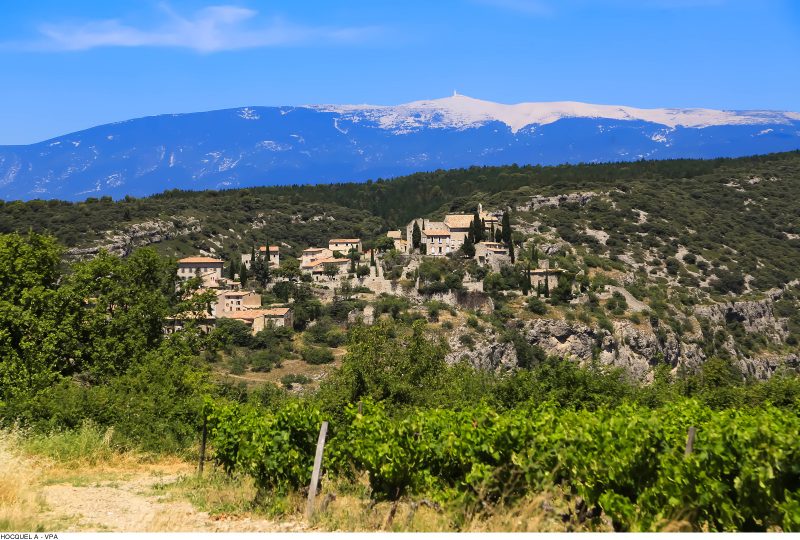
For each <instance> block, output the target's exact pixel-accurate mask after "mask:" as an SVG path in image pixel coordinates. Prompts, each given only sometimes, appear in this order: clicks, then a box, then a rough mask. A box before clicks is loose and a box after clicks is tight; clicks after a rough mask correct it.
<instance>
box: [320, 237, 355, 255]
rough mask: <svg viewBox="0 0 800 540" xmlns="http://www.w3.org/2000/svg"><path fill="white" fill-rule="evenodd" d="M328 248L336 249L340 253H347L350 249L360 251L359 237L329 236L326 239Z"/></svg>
mask: <svg viewBox="0 0 800 540" xmlns="http://www.w3.org/2000/svg"><path fill="white" fill-rule="evenodd" d="M328 249H329V250H331V251H338V252H339V253H341V254H342V255H347V254H348V253H349V252H350V250H351V249H354V250H356V251H357V252H359V253H361V252H362V251H363V250H362V248H361V239H360V238H331V239H330V240H328Z"/></svg>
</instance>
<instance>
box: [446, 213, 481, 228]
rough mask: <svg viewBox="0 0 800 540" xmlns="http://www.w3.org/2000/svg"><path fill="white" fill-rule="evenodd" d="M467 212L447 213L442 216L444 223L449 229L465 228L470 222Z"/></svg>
mask: <svg viewBox="0 0 800 540" xmlns="http://www.w3.org/2000/svg"><path fill="white" fill-rule="evenodd" d="M473 217H474V216H471V215H469V214H447V215H446V216H444V224H445V225H447V226H448V227H450V228H451V229H466V228H469V226H470V224H471V223H472V218H473Z"/></svg>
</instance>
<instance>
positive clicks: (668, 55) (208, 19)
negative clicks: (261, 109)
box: [0, 0, 800, 144]
mask: <svg viewBox="0 0 800 540" xmlns="http://www.w3.org/2000/svg"><path fill="white" fill-rule="evenodd" d="M6 4H7V5H4V6H3V17H2V18H0V73H2V74H3V78H2V80H1V81H0V119H2V121H0V144H27V143H31V142H36V141H40V140H44V139H47V138H50V137H54V136H57V135H60V134H63V133H68V132H71V131H76V130H79V129H84V128H87V127H91V126H94V125H98V124H102V123H107V122H113V121H118V120H125V119H128V118H133V117H139V116H146V115H152V114H162V113H173V112H191V111H202V110H211V109H219V108H226V107H237V106H245V105H295V104H304V103H377V104H396V103H403V102H407V101H413V100H417V99H429V98H437V97H444V96H446V95H450V94H452V92H453V90H454V89H455V90H458V92H459V93H461V94H466V95H469V96H472V97H476V98H480V99H487V100H491V101H499V102H505V103H517V102H523V101H561V100H575V101H585V102H590V103H604V104H623V105H632V106H638V107H710V108H723V109H755V108H765V109H783V110H794V111H800V67H799V66H800V2H798V1H795V0H426V1H417V0H404V1H397V2H394V1H385V0H365V1H360V0H358V1H356V0H354V1H348V0H339V1H333V0H331V1H327V2H323V1H314V0H303V1H291V0H275V1H265V0H260V1H257V0H218V1H216V2H189V1H186V0H166V1H159V0H153V1H150V0H135V1H134V0H127V1H126V0H117V1H114V2H107V1H102V2H101V1H94V0H71V1H70V2H63V1H62V0H42V1H35V0H30V1H26V2H14V3H11V2H8V3H6Z"/></svg>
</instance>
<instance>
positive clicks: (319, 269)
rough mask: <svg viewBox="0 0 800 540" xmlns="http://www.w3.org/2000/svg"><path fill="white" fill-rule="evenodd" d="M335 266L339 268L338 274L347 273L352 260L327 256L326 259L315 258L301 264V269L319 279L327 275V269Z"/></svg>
mask: <svg viewBox="0 0 800 540" xmlns="http://www.w3.org/2000/svg"><path fill="white" fill-rule="evenodd" d="M329 266H333V267H334V268H336V270H337V275H341V274H345V273H347V271H348V270H349V269H350V266H351V261H350V259H346V258H335V257H327V258H324V259H315V260H313V261H310V262H308V263H301V264H300V271H301V272H304V273H306V274H311V276H312V277H313V278H314V279H315V280H317V281H319V280H321V279H323V278H324V277H325V269H326V268H327V267H329Z"/></svg>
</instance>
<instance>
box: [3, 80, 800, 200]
mask: <svg viewBox="0 0 800 540" xmlns="http://www.w3.org/2000/svg"><path fill="white" fill-rule="evenodd" d="M798 148H800V114H798V113H791V112H775V111H715V110H710V109H635V108H631V107H617V106H608V105H588V104H584V103H575V102H556V103H522V104H518V105H503V104H497V103H491V102H487V101H480V100H476V99H472V98H469V97H466V96H460V95H454V96H453V97H449V98H444V99H438V100H431V101H418V102H414V103H408V104H405V105H398V106H374V105H342V106H337V105H314V106H304V107H246V108H242V109H229V110H222V111H212V112H202V113H192V114H175V115H163V116H154V117H147V118H139V119H135V120H129V121H126V122H119V123H115V124H108V125H104V126H98V127H95V128H91V129H87V130H85V131H80V132H77V133H72V134H70V135H65V136H63V137H58V138H55V139H51V140H48V141H44V142H40V143H36V144H31V145H26V146H0V198H3V199H6V200H10V199H24V200H27V199H34V198H42V199H52V198H59V199H67V200H81V199H85V198H87V197H99V196H104V195H110V196H112V197H115V198H119V197H122V196H125V195H133V196H144V195H149V194H153V193H158V192H161V191H164V190H167V189H173V188H179V189H195V190H199V189H223V188H235V187H246V186H259V185H276V184H294V183H323V182H339V181H362V180H366V179H369V178H379V177H383V178H388V177H393V176H398V175H403V174H407V173H412V172H417V171H426V170H435V169H444V168H454V167H465V166H470V165H501V164H510V163H517V164H543V165H551V164H559V163H576V162H597V161H603V162H605V161H624V160H638V159H642V158H647V159H666V158H713V157H736V156H742V155H749V154H759V153H768V152H779V151H786V150H794V149H798Z"/></svg>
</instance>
